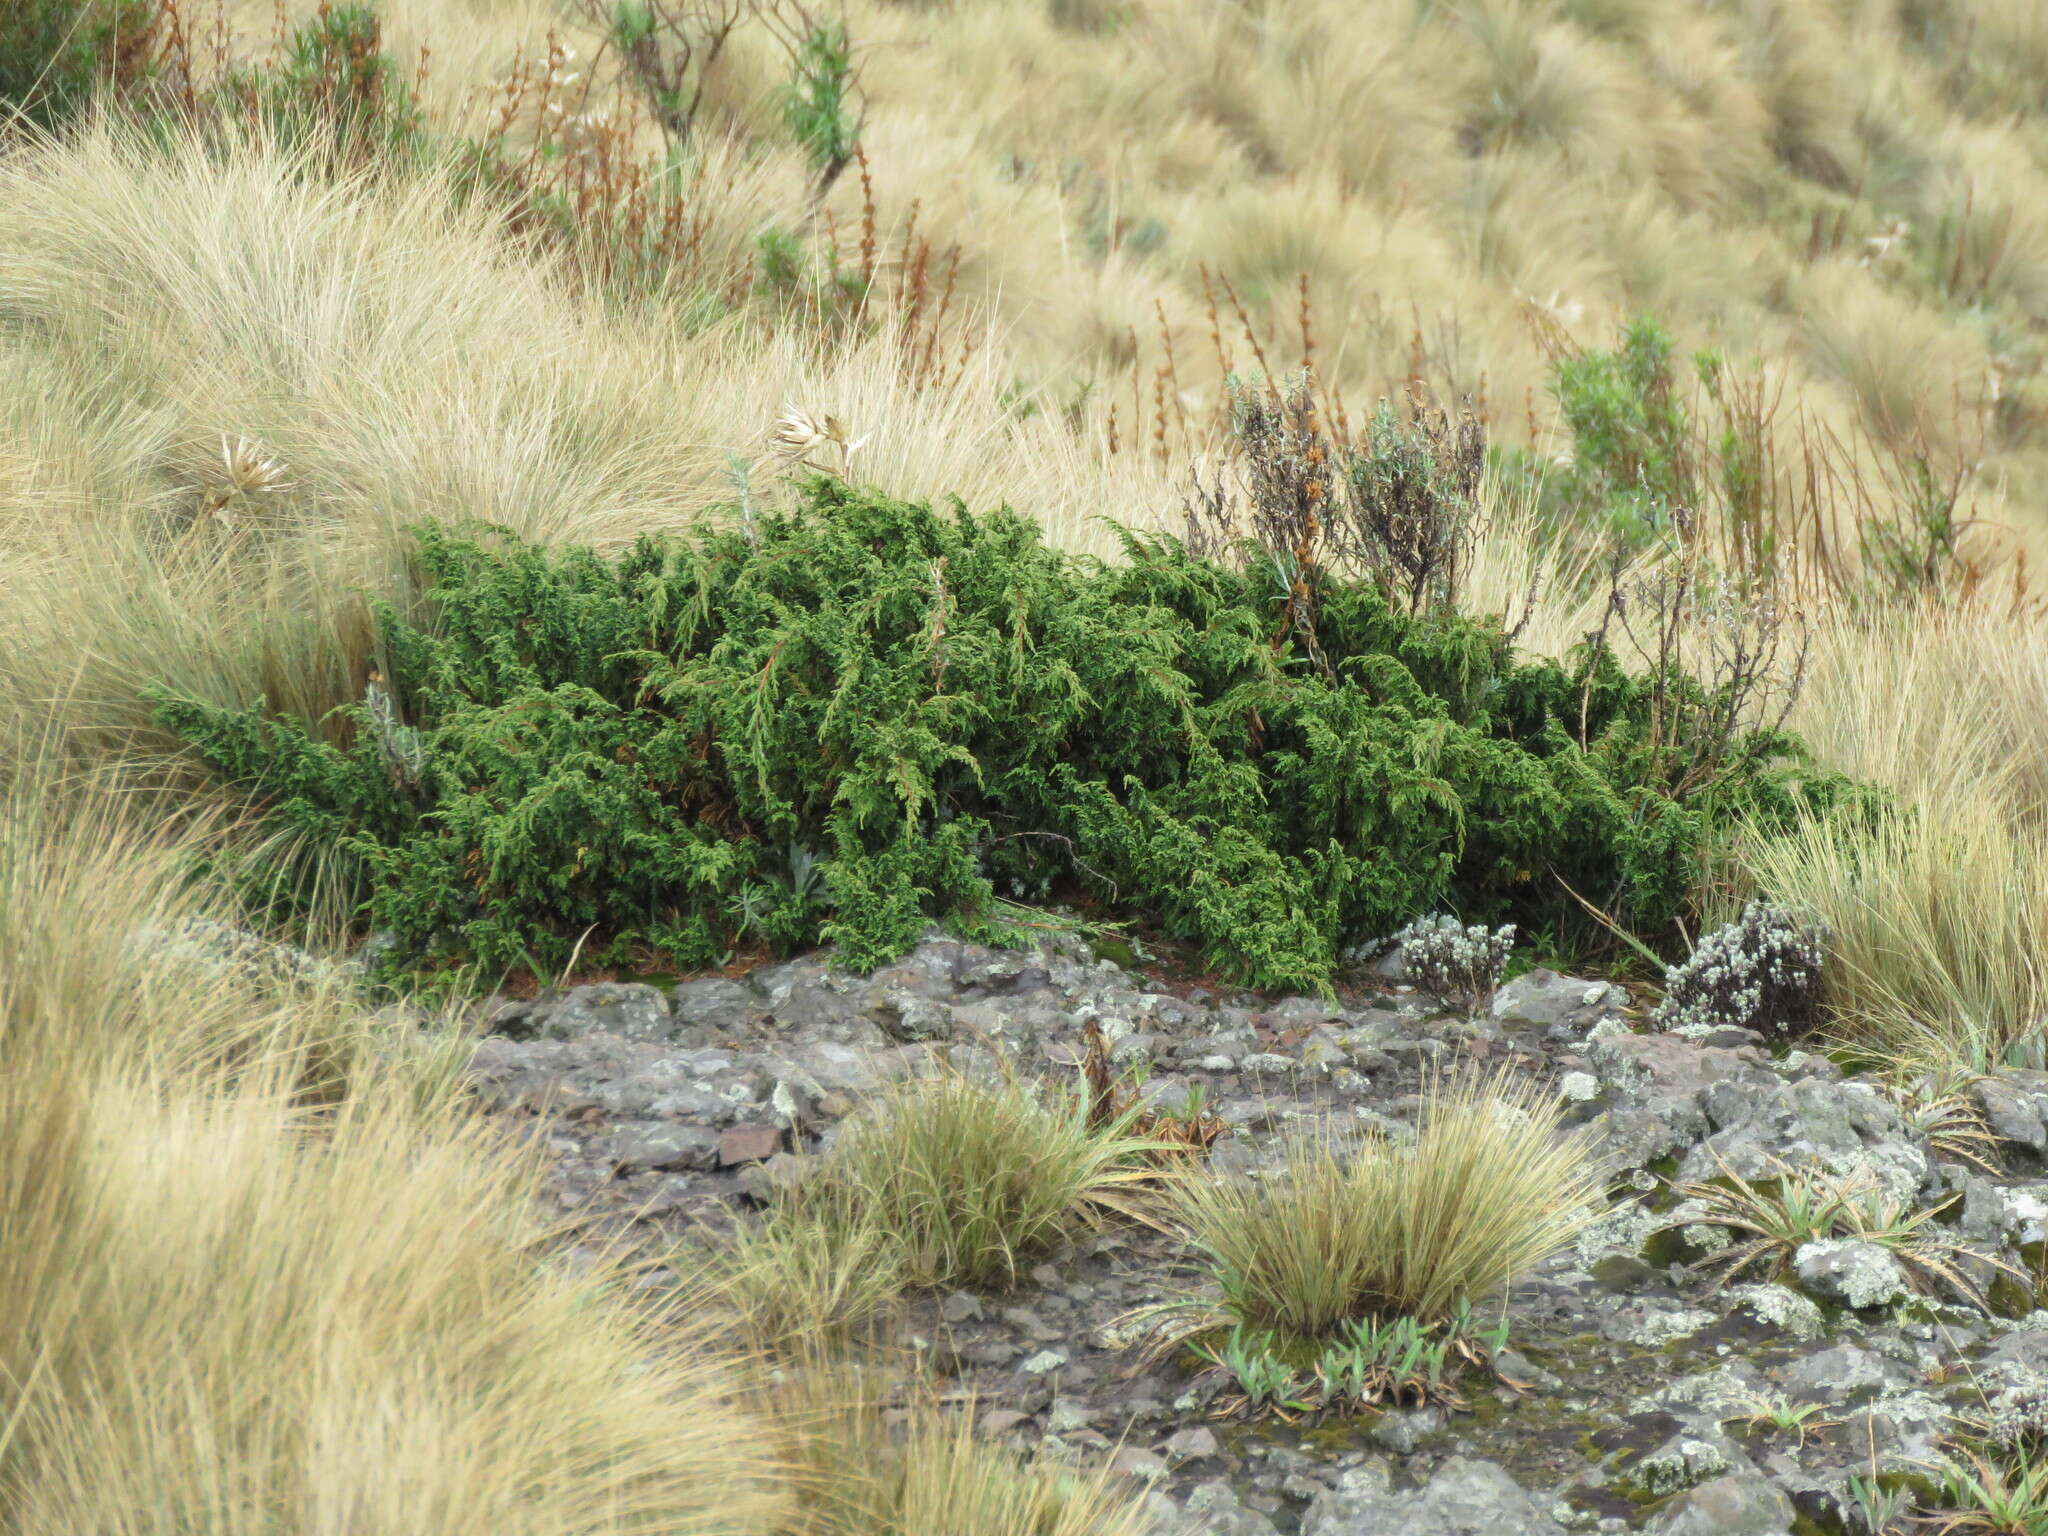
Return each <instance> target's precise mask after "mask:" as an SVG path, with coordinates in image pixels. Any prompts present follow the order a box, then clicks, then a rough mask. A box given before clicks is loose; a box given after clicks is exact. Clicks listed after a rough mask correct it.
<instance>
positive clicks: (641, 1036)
mask: <svg viewBox="0 0 2048 1536" xmlns="http://www.w3.org/2000/svg"><path fill="white" fill-rule="evenodd" d="M535 1022H536V1023H537V1025H538V1032H539V1033H540V1035H541V1036H542V1037H543V1038H545V1039H549V1040H579V1039H581V1038H583V1037H584V1036H585V1035H592V1034H598V1033H603V1034H608V1035H617V1036H618V1037H619V1038H620V1039H622V1040H632V1041H635V1042H643V1043H644V1042H652V1041H661V1040H672V1039H674V1038H675V1028H676V1022H675V1016H674V1015H673V1014H672V1013H670V1012H669V1006H668V999H667V998H665V997H663V996H662V995H661V993H660V991H659V990H658V989H657V988H654V987H648V986H642V985H640V984H639V983H638V982H614V981H602V982H598V983H596V984H595V985H592V986H588V987H571V988H570V989H569V991H568V992H567V994H566V995H564V996H563V998H562V999H561V1001H559V1002H558V1003H556V1004H555V1005H554V1006H553V1007H552V1008H549V1009H547V1010H546V1012H545V1014H544V1015H542V1016H540V1017H538V1018H537V1019H536V1021H535Z"/></svg>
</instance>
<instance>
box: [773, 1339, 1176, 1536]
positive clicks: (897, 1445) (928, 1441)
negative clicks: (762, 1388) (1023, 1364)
mask: <svg viewBox="0 0 2048 1536" xmlns="http://www.w3.org/2000/svg"><path fill="white" fill-rule="evenodd" d="M906 1397H907V1402H905V1401H903V1400H904V1399H905V1398H906ZM775 1400H776V1407H777V1409H778V1411H779V1415H780V1417H781V1419H782V1421H783V1422H784V1424H786V1425H787V1426H788V1427H789V1431H790V1433H789V1444H790V1446H791V1450H792V1458H791V1459H792V1462H793V1464H794V1465H793V1471H794V1475H795V1481H797V1482H798V1483H799V1484H800V1485H801V1486H803V1487H804V1488H805V1489H806V1490H807V1495H806V1505H807V1510H808V1518H806V1519H804V1520H803V1521H801V1522H800V1523H799V1524H798V1525H797V1526H796V1527H795V1532H796V1533H797V1536H911V1533H913V1532H918V1533H921V1532H931V1533H933V1536H940V1533H943V1536H1145V1533H1146V1532H1148V1531H1151V1530H1153V1529H1154V1528H1155V1527H1154V1523H1153V1522H1152V1520H1151V1518H1150V1517H1149V1515H1148V1514H1147V1512H1146V1510H1145V1507H1144V1505H1143V1504H1142V1503H1141V1502H1140V1500H1139V1499H1138V1498H1136V1497H1134V1496H1133V1492H1132V1490H1131V1489H1130V1488H1129V1487H1128V1485H1124V1484H1122V1483H1121V1482H1120V1480H1119V1479H1117V1478H1116V1477H1115V1476H1114V1475H1113V1474H1112V1473H1111V1472H1110V1471H1109V1469H1108V1466H1107V1464H1106V1462H1105V1463H1103V1464H1100V1465H1098V1466H1096V1467H1095V1468H1094V1469H1093V1470H1089V1471H1083V1470H1080V1469H1078V1468H1074V1467H1069V1466H1066V1465H1063V1464H1062V1463H1061V1462H1059V1461H1058V1460H1056V1459H1055V1458H1053V1457H1052V1456H1049V1455H1030V1454H1025V1453H1020V1452H1018V1451H1016V1450H1013V1449H1011V1448H1010V1447H1008V1446H1005V1445H1003V1444H1001V1443H1000V1442H999V1441H998V1440H997V1439H996V1438H995V1437H994V1436H993V1435H992V1434H991V1433H990V1432H989V1430H988V1429H987V1428H986V1427H985V1426H984V1424H983V1421H982V1420H981V1418H980V1416H979V1414H978V1413H977V1411H976V1407H975V1405H974V1404H973V1403H971V1402H970V1403H968V1404H966V1405H964V1406H961V1407H956V1408H948V1407H945V1406H943V1405H942V1404H941V1403H939V1402H938V1401H937V1400H936V1398H935V1394H934V1393H933V1392H932V1390H931V1389H930V1387H929V1385H926V1384H919V1383H915V1382H913V1383H911V1384H909V1386H908V1388H907V1391H906V1390H905V1389H904V1388H903V1387H902V1386H901V1385H900V1384H896V1383H893V1382H891V1381H890V1380H888V1379H887V1373H885V1372H883V1371H880V1370H878V1369H877V1368H875V1366H874V1365H873V1364H872V1363H870V1364H868V1365H857V1364H852V1363H848V1362H840V1363H837V1364H833V1363H828V1362H814V1364H813V1368H812V1370H811V1371H810V1372H809V1373H807V1375H806V1376H805V1377H803V1378H801V1379H793V1380H791V1381H789V1382H787V1383H785V1384H784V1385H783V1386H782V1388H781V1389H780V1390H779V1391H778V1392H777V1393H776V1395H775Z"/></svg>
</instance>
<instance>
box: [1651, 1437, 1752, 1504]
mask: <svg viewBox="0 0 2048 1536" xmlns="http://www.w3.org/2000/svg"><path fill="white" fill-rule="evenodd" d="M1743 1465H1746V1463H1745V1462H1744V1461H1743V1458H1742V1456H1741V1453H1740V1452H1738V1451H1737V1450H1736V1449H1735V1448H1734V1446H1733V1445H1732V1444H1731V1443H1730V1442H1729V1440H1728V1438H1727V1436H1725V1435H1723V1434H1722V1433H1721V1432H1720V1430H1719V1429H1718V1428H1711V1429H1707V1428H1703V1429H1702V1430H1701V1431H1700V1432H1692V1431H1685V1432H1681V1433H1679V1434H1676V1435H1673V1436H1672V1437H1671V1438H1670V1439H1669V1440H1666V1441H1665V1442H1664V1443H1663V1444H1662V1445H1659V1446H1657V1447H1656V1448H1655V1449H1653V1450H1650V1451H1646V1452H1644V1453H1643V1455H1641V1456H1640V1457H1638V1458H1637V1459H1636V1460H1635V1461H1634V1462H1633V1463H1632V1464H1631V1465H1630V1466H1629V1469H1628V1482H1629V1484H1630V1486H1632V1487H1633V1488H1635V1489H1636V1490H1637V1491H1638V1492H1639V1493H1642V1494H1645V1495H1647V1496H1649V1497H1651V1498H1663V1497H1665V1496H1666V1495H1669V1494H1673V1493H1676V1492H1678V1491H1679V1490H1680V1489H1681V1488H1690V1487H1692V1486H1694V1485H1695V1484H1696V1483H1702V1482H1705V1481H1706V1480H1707V1479H1708V1478H1710V1477H1719V1476H1721V1475H1722V1474H1723V1473H1725V1472H1727V1471H1729V1470H1730V1469H1731V1468H1734V1467H1737V1466H1743Z"/></svg>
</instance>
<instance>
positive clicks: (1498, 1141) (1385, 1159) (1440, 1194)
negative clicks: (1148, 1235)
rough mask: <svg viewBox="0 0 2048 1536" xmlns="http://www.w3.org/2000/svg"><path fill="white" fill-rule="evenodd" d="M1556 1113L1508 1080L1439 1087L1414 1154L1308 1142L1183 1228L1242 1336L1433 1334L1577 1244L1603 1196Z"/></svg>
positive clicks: (1204, 1199)
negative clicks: (1387, 1324) (1379, 1324)
mask: <svg viewBox="0 0 2048 1536" xmlns="http://www.w3.org/2000/svg"><path fill="white" fill-rule="evenodd" d="M1560 1114H1561V1106H1560V1105H1559V1104H1558V1102H1557V1101H1556V1100H1555V1099H1554V1098H1553V1097H1552V1096H1550V1095H1549V1094H1547V1093H1544V1092H1542V1091H1541V1090H1539V1089H1537V1088H1534V1087H1529V1086H1522V1085H1519V1084H1517V1083H1515V1082H1514V1081H1512V1080H1510V1079H1509V1078H1507V1077H1506V1076H1504V1075H1502V1074H1494V1075H1491V1076H1478V1075H1473V1076H1467V1077H1462V1078H1457V1079H1453V1080H1450V1081H1447V1082H1439V1083H1437V1084H1435V1085H1434V1086H1433V1087H1432V1088H1431V1090H1430V1092H1429V1095H1428V1102H1427V1104H1426V1106H1425V1109H1424V1111H1423V1119H1422V1124H1421V1128H1420V1130H1419V1131H1418V1133H1417V1136H1416V1139H1415V1142H1414V1144H1413V1145H1412V1146H1402V1145H1398V1144H1396V1143H1395V1142H1394V1141H1392V1140H1391V1139H1390V1138H1388V1137H1386V1136H1384V1135H1381V1134H1379V1133H1377V1132H1372V1133H1368V1135H1367V1136H1366V1138H1365V1140H1364V1141H1363V1143H1362V1144H1360V1145H1359V1146H1358V1147H1357V1148H1356V1149H1355V1150H1351V1151H1348V1152H1347V1151H1342V1150H1340V1149H1339V1148H1338V1147H1337V1146H1335V1145H1334V1144H1332V1143H1331V1142H1330V1141H1328V1140H1314V1139H1301V1140H1297V1141H1296V1142H1295V1143H1294V1144H1293V1145H1292V1146H1291V1147H1290V1148H1289V1155H1288V1159H1287V1171H1286V1173H1285V1174H1284V1175H1281V1176H1279V1177H1277V1178H1271V1179H1261V1180H1256V1181H1255V1180H1252V1179H1248V1178H1223V1179H1215V1180H1211V1179H1202V1178H1192V1179H1188V1180H1186V1181H1184V1182H1183V1183H1182V1184H1181V1185H1180V1186H1179V1188H1178V1214H1179V1216H1180V1219H1181V1221H1182V1222H1183V1223H1184V1224H1185V1226H1186V1228H1187V1230H1188V1232H1189V1235H1190V1237H1191V1238H1192V1240H1193V1242H1194V1243H1195V1245H1196V1246H1197V1247H1198V1248H1200V1249H1201V1250H1202V1252H1203V1253H1204V1254H1205V1255H1206V1256H1207V1258H1208V1261H1209V1264H1210V1267H1211V1268H1212V1270H1213V1272H1214V1275H1215V1278H1216V1280H1217V1282H1218V1283H1219V1284H1220V1285H1221V1287H1222V1291H1223V1301H1222V1310H1223V1312H1224V1313H1225V1314H1226V1315H1227V1317H1228V1319H1229V1320H1230V1321H1232V1322H1235V1323H1237V1324H1241V1325H1243V1326H1244V1327H1246V1328H1248V1329H1254V1330H1269V1331H1273V1332H1276V1333H1279V1334H1282V1335H1287V1336H1293V1337H1297V1338H1304V1339H1323V1338H1328V1337H1331V1336H1332V1335H1334V1334H1335V1333H1337V1332H1338V1330H1340V1329H1341V1328H1342V1327H1343V1326H1344V1325H1345V1324H1347V1323H1351V1322H1355V1321H1360V1320H1364V1319H1380V1320H1387V1319H1392V1318H1396V1317H1405V1318H1411V1319H1414V1320H1416V1321H1418V1322H1421V1323H1424V1324H1430V1323H1435V1322H1438V1321H1440V1320H1442V1319H1444V1318H1446V1317H1448V1316H1450V1315H1451V1314H1452V1313H1453V1311H1454V1310H1455V1309H1456V1308H1457V1306H1458V1304H1459V1303H1461V1302H1465V1303H1469V1304H1472V1305H1477V1304H1479V1303H1480V1302H1483V1301H1484V1300H1486V1299H1488V1298H1489V1297H1492V1296H1493V1295H1495V1294H1497V1293H1498V1292H1499V1291H1500V1289H1501V1287H1502V1286H1504V1285H1505V1284H1506V1283H1507V1282H1508V1281H1509V1280H1510V1279H1511V1278H1512V1277H1513V1276H1515V1275H1517V1274H1519V1273H1521V1272H1522V1271H1524V1270H1527V1269H1529V1268H1531V1267H1532V1266H1534V1265H1536V1264H1539V1263H1541V1262H1542V1261H1543V1260H1544V1259H1546V1258H1548V1257H1549V1256H1550V1255H1552V1254H1553V1253H1556V1252H1557V1251H1558V1250H1559V1249H1561V1248H1563V1247H1564V1246H1565V1245H1566V1244H1568V1243H1569V1242H1570V1241H1571V1240H1572V1238H1573V1237H1574V1236H1575V1235H1576V1234H1577V1233H1578V1232H1579V1230H1580V1229H1581V1228H1582V1226H1583V1225H1584V1223H1585V1222H1586V1221H1587V1220H1588V1219H1589V1216H1590V1213H1591V1212H1592V1211H1593V1210H1594V1209H1595V1208H1596V1205H1597V1199H1598V1196H1599V1193H1600V1185H1599V1179H1598V1175H1597V1172H1596V1169H1595V1165H1594V1162H1593V1159H1592V1156H1591V1151H1590V1148H1589V1145H1588V1143H1587V1141H1586V1139H1585V1137H1584V1136H1583V1135H1580V1134H1561V1133H1560V1131H1559V1117H1560Z"/></svg>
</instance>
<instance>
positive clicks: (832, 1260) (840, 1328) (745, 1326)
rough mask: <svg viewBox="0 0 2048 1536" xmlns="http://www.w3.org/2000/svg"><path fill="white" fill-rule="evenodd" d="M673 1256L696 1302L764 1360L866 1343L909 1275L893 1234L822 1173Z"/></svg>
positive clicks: (844, 1186)
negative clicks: (720, 1236)
mask: <svg viewBox="0 0 2048 1536" xmlns="http://www.w3.org/2000/svg"><path fill="white" fill-rule="evenodd" d="M677 1263H678V1264H679V1265H680V1266H681V1267H682V1268H683V1269H684V1270H685V1272H686V1273H687V1275H688V1279H689V1284H690V1286H691V1288H692V1290H693V1291H694V1293H695V1294H697V1295H698V1297H699V1299H700V1306H701V1308H702V1310H705V1311H707V1312H716V1313H718V1314H720V1315H722V1316H724V1317H726V1318H728V1319H730V1321H731V1323H732V1325H733V1327H734V1330H735V1331H736V1332H737V1333H738V1335H739V1336H740V1338H742V1339H743V1340H744V1341H745V1342H746V1344H747V1346H748V1347H749V1348H750V1349H752V1350H753V1351H755V1352H756V1353H757V1354H759V1355H761V1356H762V1357H764V1358H773V1359H791V1358H803V1357H805V1356H806V1355H818V1354H827V1353H831V1352H834V1351H840V1350H844V1349H846V1348H848V1347H850V1346H853V1345H857V1344H859V1343H862V1342H864V1341H866V1340H867V1338H868V1337H869V1335H871V1334H872V1333H873V1332H874V1330H875V1328H876V1326H877V1325H878V1324H879V1323H880V1322H881V1321H882V1320H884V1319H885V1318H886V1317H887V1316H888V1315H889V1313H890V1311H891V1309H892V1308H893V1307H894V1306H895V1304H896V1303H897V1301H898V1300H899V1299H900V1298H901V1296H902V1294H903V1291H904V1289H905V1287H906V1286H907V1285H908V1283H909V1279H910V1276H909V1271H908V1261H907V1256H906V1254H905V1252H904V1250H903V1247H902V1245H901V1244H900V1243H899V1242H898V1241H897V1234H896V1233H894V1232H891V1231H889V1230H888V1229H886V1228H885V1227H883V1226H882V1225H881V1224H880V1223H879V1222H878V1221H876V1220H875V1219H874V1213H873V1212H872V1210H870V1209H869V1208H867V1207H866V1206H864V1205H862V1204H861V1203H860V1201H859V1197H858V1196H857V1195H856V1193H855V1192H854V1191H853V1189H852V1188H851V1187H850V1186H849V1185H848V1184H847V1183H846V1182H845V1181H843V1180H840V1179H837V1178H831V1177H824V1178H815V1179H812V1180H810V1181H809V1183H808V1187H806V1185H804V1184H795V1185H792V1186H790V1187H788V1188H785V1189H783V1190H781V1191H779V1192H778V1193H777V1194H776V1195H775V1196H774V1197H772V1199H771V1201H770V1204H769V1206H768V1208H767V1209H766V1210H765V1211H764V1212H763V1213H762V1216H761V1219H760V1220H759V1221H758V1222H757V1223H751V1224H747V1223H743V1224H741V1225H739V1226H738V1227H737V1228H736V1230H735V1231H734V1232H733V1233H732V1235H731V1236H730V1237H729V1238H728V1239H726V1240H725V1241H724V1242H723V1243H722V1244H719V1245H717V1246H714V1247H711V1248H709V1249H708V1250H707V1251H705V1252H702V1253H693V1254H689V1255H687V1256H684V1255H679V1256H678V1259H677Z"/></svg>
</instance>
